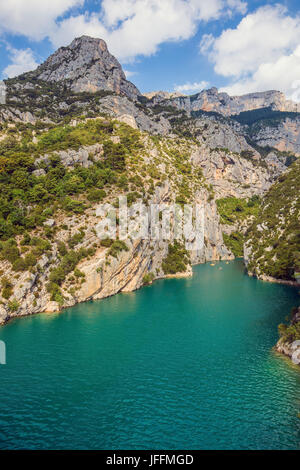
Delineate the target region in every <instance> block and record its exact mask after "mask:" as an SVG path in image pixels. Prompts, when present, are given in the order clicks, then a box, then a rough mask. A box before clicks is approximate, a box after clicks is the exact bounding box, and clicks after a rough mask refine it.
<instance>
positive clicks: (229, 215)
mask: <svg viewBox="0 0 300 470" xmlns="http://www.w3.org/2000/svg"><path fill="white" fill-rule="evenodd" d="M216 202H217V207H218V211H219V214H220V219H221V223H222V224H228V225H233V224H235V223H236V222H239V221H242V220H244V219H246V218H247V217H249V216H251V215H253V216H256V215H257V214H258V210H259V205H260V199H259V197H258V196H252V197H251V198H250V199H239V198H236V197H226V198H222V199H218V200H217V201H216Z"/></svg>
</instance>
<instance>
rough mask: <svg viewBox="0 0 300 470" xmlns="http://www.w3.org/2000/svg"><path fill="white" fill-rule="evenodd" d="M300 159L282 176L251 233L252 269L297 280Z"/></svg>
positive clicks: (299, 236)
mask: <svg viewBox="0 0 300 470" xmlns="http://www.w3.org/2000/svg"><path fill="white" fill-rule="evenodd" d="M299 194H300V160H299V159H298V160H297V161H296V162H295V163H294V164H293V165H292V166H291V167H290V169H289V171H288V172H286V173H284V174H283V175H281V176H280V177H279V179H278V181H277V183H276V184H274V185H273V186H272V187H271V189H270V190H269V192H268V193H267V195H266V197H265V198H264V200H263V204H262V205H261V208H260V211H259V214H258V216H257V218H256V220H255V222H254V223H253V225H252V226H251V227H250V229H249V230H248V233H247V238H248V242H247V245H248V246H249V247H250V249H251V250H252V253H251V255H250V263H249V270H250V271H252V272H253V273H254V274H258V275H259V274H265V275H268V276H272V277H275V278H278V279H290V280H294V275H295V273H297V272H300V224H299V220H300V198H299Z"/></svg>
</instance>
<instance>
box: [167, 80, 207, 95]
mask: <svg viewBox="0 0 300 470" xmlns="http://www.w3.org/2000/svg"><path fill="white" fill-rule="evenodd" d="M208 86H209V82H206V81H205V80H203V81H202V82H194V83H191V82H187V83H184V84H183V85H176V86H175V87H174V91H177V92H179V93H183V94H191V93H197V92H199V91H201V90H204V89H205V88H208Z"/></svg>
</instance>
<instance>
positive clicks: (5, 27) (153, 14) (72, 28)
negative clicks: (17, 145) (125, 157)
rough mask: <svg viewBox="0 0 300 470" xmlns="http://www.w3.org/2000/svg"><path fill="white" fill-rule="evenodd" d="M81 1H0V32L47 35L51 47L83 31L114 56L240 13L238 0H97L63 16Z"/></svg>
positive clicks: (141, 51) (144, 51)
mask: <svg viewBox="0 0 300 470" xmlns="http://www.w3.org/2000/svg"><path fill="white" fill-rule="evenodd" d="M83 5H85V0H26V1H25V0H9V1H8V0H0V24H1V25H2V26H1V27H0V34H1V33H2V34H3V33H5V32H9V33H14V34H23V35H25V36H27V37H29V38H30V39H34V40H41V39H44V38H46V37H48V38H49V39H50V41H51V42H52V44H53V45H54V46H55V47H59V46H62V45H67V44H69V43H70V42H71V41H72V40H73V39H74V37H76V36H80V35H83V34H86V35H91V36H94V37H100V38H103V39H105V40H106V41H107V43H108V47H109V49H110V50H111V52H112V53H113V54H115V55H116V56H117V57H118V58H119V59H120V60H123V61H130V60H133V59H134V58H135V57H136V56H138V55H145V56H149V55H151V54H154V53H155V52H156V51H157V50H158V47H159V45H160V44H162V43H164V42H167V41H182V40H186V39H189V38H190V37H192V36H193V35H194V34H195V33H196V30H197V27H198V25H199V22H201V21H210V20H215V19H218V18H220V17H221V16H231V15H232V14H233V13H236V12H238V13H244V12H245V9H246V5H247V4H246V2H244V1H242V0H210V1H207V0H163V1H162V0H103V1H102V3H101V4H100V2H99V11H98V12H97V13H95V12H94V13H88V12H87V13H85V14H77V15H75V12H73V14H72V15H71V16H67V17H63V18H61V16H62V15H64V14H65V13H66V12H69V10H70V9H71V8H72V7H77V6H83Z"/></svg>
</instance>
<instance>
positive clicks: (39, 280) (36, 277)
mask: <svg viewBox="0 0 300 470" xmlns="http://www.w3.org/2000/svg"><path fill="white" fill-rule="evenodd" d="M172 198H173V191H172V188H171V186H170V184H169V183H168V182H166V183H164V184H163V185H162V186H161V187H158V188H157V189H156V191H155V195H154V196H153V199H152V202H153V203H155V204H159V203H162V202H167V201H171V200H172ZM208 199H209V198H208V193H207V191H206V190H202V191H200V192H199V193H197V194H196V195H195V202H197V201H198V202H201V203H202V204H203V203H204V207H205V231H204V237H205V243H204V245H203V247H202V249H201V250H199V251H195V252H191V263H192V264H197V263H200V262H201V263H203V262H206V261H211V260H221V259H223V260H227V259H232V258H233V256H232V254H231V253H230V252H229V250H228V249H227V248H226V246H225V245H224V242H223V237H222V232H221V229H220V225H219V215H218V212H217V208H216V205H215V202H214V201H209V200H208ZM98 221H99V219H98V218H97V216H96V211H95V208H94V209H91V210H90V211H89V213H88V214H85V215H84V216H82V217H78V216H77V217H73V218H72V219H71V220H70V219H69V220H68V224H69V227H70V228H71V234H75V233H77V231H78V229H79V228H80V227H81V226H83V225H84V226H85V227H87V231H86V235H85V239H84V241H83V242H82V244H81V245H80V246H79V248H81V247H90V246H92V245H94V244H96V243H97V242H99V240H98V238H97V235H96V234H95V230H94V228H95V226H96V224H97V222H98ZM62 222H64V220H63V219H62V220H56V222H55V223H56V225H59V224H61V223H62ZM69 235H70V233H68V231H65V232H62V233H61V234H60V236H59V239H58V240H57V242H66V241H67V239H68V237H69ZM169 243H170V242H169V241H168V240H152V239H144V240H143V239H138V240H131V239H128V240H126V245H127V248H128V250H127V251H123V252H121V253H120V254H119V255H118V256H117V257H109V262H108V252H109V249H108V248H103V247H101V248H98V249H97V250H96V251H95V253H94V255H93V256H91V257H89V259H84V260H83V261H82V262H81V263H80V264H79V265H78V268H79V269H80V271H81V272H82V273H84V275H85V279H84V282H83V283H82V284H81V287H80V288H78V289H77V290H76V292H75V293H74V294H73V295H70V294H69V293H68V292H67V290H66V291H64V292H65V294H64V297H65V298H64V304H63V307H70V306H73V305H75V304H77V303H79V302H84V301H86V300H92V299H94V300H99V299H103V298H106V297H109V296H112V295H114V294H117V293H119V292H131V291H134V290H136V289H138V288H140V287H141V286H142V285H143V283H144V281H143V278H144V276H145V275H146V274H147V273H149V272H152V273H154V279H160V278H164V277H168V276H165V274H164V272H163V270H162V261H163V260H164V258H165V257H166V256H167V254H168V246H169ZM58 263H59V253H58V250H57V247H56V245H54V246H53V249H52V251H51V253H49V254H48V255H47V256H46V255H44V256H43V257H42V258H41V259H40V261H39V267H38V272H37V273H36V274H30V275H28V273H22V274H21V275H20V276H19V278H18V281H17V284H16V286H15V289H14V299H15V300H16V301H17V302H18V305H19V307H18V309H17V310H16V311H14V312H12V311H9V310H8V309H7V308H5V307H4V306H1V308H0V324H1V323H5V322H6V321H7V320H9V319H10V318H12V317H16V316H25V315H30V314H33V313H39V312H49V313H53V312H58V311H60V310H61V308H62V306H60V305H59V304H58V303H57V302H53V301H51V300H50V297H49V294H48V292H47V289H46V285H47V283H48V280H49V275H50V272H51V269H53V267H55V266H56V265H57V264H58ZM1 268H4V269H5V271H6V273H7V274H9V273H10V269H11V268H10V266H9V263H7V262H6V263H1ZM191 274H192V271H191V266H190V265H188V266H187V270H186V272H185V273H180V274H179V276H184V277H186V276H190V275H191ZM62 287H63V288H64V287H65V286H64V285H63V286H62Z"/></svg>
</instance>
